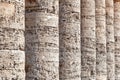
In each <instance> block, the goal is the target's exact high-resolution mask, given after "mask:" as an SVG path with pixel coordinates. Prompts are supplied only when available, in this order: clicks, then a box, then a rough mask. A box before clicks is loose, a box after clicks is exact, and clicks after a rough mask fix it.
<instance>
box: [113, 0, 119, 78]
mask: <svg viewBox="0 0 120 80" xmlns="http://www.w3.org/2000/svg"><path fill="white" fill-rule="evenodd" d="M114 26H115V80H120V0H114Z"/></svg>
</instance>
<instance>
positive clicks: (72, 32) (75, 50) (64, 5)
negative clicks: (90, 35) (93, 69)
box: [59, 0, 81, 80]
mask: <svg viewBox="0 0 120 80" xmlns="http://www.w3.org/2000/svg"><path fill="white" fill-rule="evenodd" d="M59 3H60V4H59V7H60V11H59V32H60V39H59V40H60V42H59V43H60V66H59V70H60V71H59V72H60V74H59V76H60V80H81V76H80V74H81V51H80V0H60V2H59Z"/></svg>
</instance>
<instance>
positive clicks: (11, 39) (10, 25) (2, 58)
mask: <svg viewBox="0 0 120 80" xmlns="http://www.w3.org/2000/svg"><path fill="white" fill-rule="evenodd" d="M24 3H25V2H24V0H0V80H25V70H24V69H25V51H24V44H25V43H24V30H25V27H24V24H25V23H24V6H25V5H24Z"/></svg>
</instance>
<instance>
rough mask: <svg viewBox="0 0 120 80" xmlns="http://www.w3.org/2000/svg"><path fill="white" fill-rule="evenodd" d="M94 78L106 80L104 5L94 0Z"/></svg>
mask: <svg viewBox="0 0 120 80" xmlns="http://www.w3.org/2000/svg"><path fill="white" fill-rule="evenodd" d="M95 2H96V6H95V7H96V80H107V53H106V15H105V14H106V6H105V0H96V1H95Z"/></svg>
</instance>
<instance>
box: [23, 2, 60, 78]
mask: <svg viewBox="0 0 120 80" xmlns="http://www.w3.org/2000/svg"><path fill="white" fill-rule="evenodd" d="M58 3H59V2H58V0H27V1H26V33H25V37H26V80H59V30H58V10H59V5H58Z"/></svg>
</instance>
